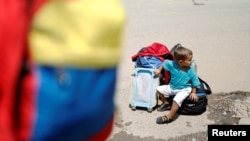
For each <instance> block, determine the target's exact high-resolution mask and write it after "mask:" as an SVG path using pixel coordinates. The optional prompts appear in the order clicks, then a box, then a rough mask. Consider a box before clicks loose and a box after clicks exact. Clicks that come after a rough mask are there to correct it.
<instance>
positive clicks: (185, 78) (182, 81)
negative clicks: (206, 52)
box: [163, 60, 200, 90]
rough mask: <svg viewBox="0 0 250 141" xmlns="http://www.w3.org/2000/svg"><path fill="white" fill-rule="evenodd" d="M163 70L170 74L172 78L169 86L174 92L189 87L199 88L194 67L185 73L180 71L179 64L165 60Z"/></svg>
mask: <svg viewBox="0 0 250 141" xmlns="http://www.w3.org/2000/svg"><path fill="white" fill-rule="evenodd" d="M163 68H164V69H165V70H167V71H169V72H170V77H171V78H170V81H169V85H170V87H171V88H172V89H174V90H176V89H183V88H188V87H198V86H199V85H200V81H199V78H198V76H197V74H196V71H195V68H194V66H193V65H191V67H189V68H188V69H186V70H185V71H183V70H181V69H180V67H179V64H178V63H177V62H175V61H172V60H165V61H164V62H163Z"/></svg>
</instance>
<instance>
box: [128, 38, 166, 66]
mask: <svg viewBox="0 0 250 141" xmlns="http://www.w3.org/2000/svg"><path fill="white" fill-rule="evenodd" d="M168 54H170V51H169V50H168V48H167V46H165V45H163V44H161V43H157V42H154V43H152V44H151V45H150V46H148V47H147V48H146V49H145V50H143V51H142V52H139V53H137V54H135V55H133V56H132V57H131V59H132V61H133V62H134V61H136V59H137V57H138V56H155V57H157V58H159V59H161V61H164V56H165V55H168Z"/></svg>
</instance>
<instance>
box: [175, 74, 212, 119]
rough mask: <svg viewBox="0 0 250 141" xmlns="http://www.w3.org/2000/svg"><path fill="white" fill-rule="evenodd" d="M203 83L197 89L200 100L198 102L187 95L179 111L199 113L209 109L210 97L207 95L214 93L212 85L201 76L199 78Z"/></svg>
mask: <svg viewBox="0 0 250 141" xmlns="http://www.w3.org/2000/svg"><path fill="white" fill-rule="evenodd" d="M199 80H200V82H201V85H200V87H199V88H198V89H197V96H198V97H199V100H198V101H197V102H194V101H192V100H191V99H190V98H189V97H187V98H186V99H185V100H184V101H183V103H182V106H181V107H180V109H179V110H178V113H180V114H185V115H199V114H202V113H204V112H205V111H206V110H207V104H208V98H207V95H209V94H212V91H211V88H210V86H209V85H208V84H207V83H206V82H205V81H204V80H202V79H201V78H199Z"/></svg>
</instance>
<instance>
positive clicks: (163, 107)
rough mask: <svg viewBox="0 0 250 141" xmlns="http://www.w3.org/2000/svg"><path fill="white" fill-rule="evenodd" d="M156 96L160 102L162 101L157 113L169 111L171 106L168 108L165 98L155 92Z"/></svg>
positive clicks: (168, 104)
mask: <svg viewBox="0 0 250 141" xmlns="http://www.w3.org/2000/svg"><path fill="white" fill-rule="evenodd" d="M157 95H158V96H159V98H160V100H161V101H162V104H161V106H160V107H158V108H157V111H160V112H162V111H166V110H169V109H170V108H171V106H170V103H169V101H168V99H167V98H165V96H164V95H163V94H161V93H160V92H158V91H157Z"/></svg>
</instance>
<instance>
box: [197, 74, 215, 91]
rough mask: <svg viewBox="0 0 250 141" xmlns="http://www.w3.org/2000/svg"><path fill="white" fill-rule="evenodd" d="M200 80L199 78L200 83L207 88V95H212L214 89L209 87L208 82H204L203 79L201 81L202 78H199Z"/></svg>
mask: <svg viewBox="0 0 250 141" xmlns="http://www.w3.org/2000/svg"><path fill="white" fill-rule="evenodd" d="M198 78H199V80H200V82H201V83H202V85H203V86H205V87H204V90H205V92H206V94H212V89H211V87H210V86H209V85H208V83H207V82H206V81H204V80H203V79H201V78H200V77H198Z"/></svg>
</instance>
